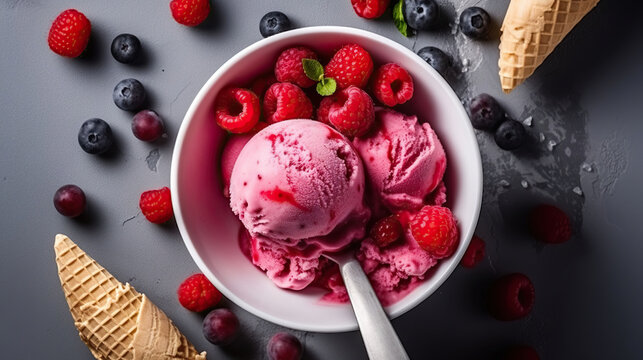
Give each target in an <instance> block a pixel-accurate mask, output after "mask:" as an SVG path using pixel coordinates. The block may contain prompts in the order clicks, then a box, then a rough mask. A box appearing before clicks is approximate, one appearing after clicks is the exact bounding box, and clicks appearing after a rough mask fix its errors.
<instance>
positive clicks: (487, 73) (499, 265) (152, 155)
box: [0, 0, 643, 360]
mask: <svg viewBox="0 0 643 360" xmlns="http://www.w3.org/2000/svg"><path fill="white" fill-rule="evenodd" d="M168 2H169V1H126V0H113V1H97V0H94V1H78V0H76V1H71V0H2V1H0V45H1V46H0V49H2V50H1V51H0V84H1V86H2V90H1V91H2V96H0V109H1V113H0V114H1V115H0V204H1V206H2V211H1V212H0V229H1V230H2V237H1V238H2V239H1V240H0V319H1V320H0V348H1V349H2V352H3V355H2V358H5V359H41V358H44V359H81V358H82V359H87V358H90V353H89V352H88V351H87V349H86V347H85V346H84V345H83V343H82V342H81V341H80V340H79V338H78V336H77V334H76V331H75V328H74V326H73V323H72V320H71V317H70V315H69V312H68V310H67V308H66V304H65V300H64V297H63V295H62V291H61V289H60V284H59V283H58V278H57V275H56V268H55V263H54V255H53V249H52V244H53V237H54V234H56V233H58V232H63V233H66V234H68V235H69V236H70V237H72V239H75V240H76V241H77V242H78V243H79V244H80V245H81V246H82V247H83V248H84V249H85V250H87V251H88V252H89V253H90V254H93V255H94V256H95V257H96V258H97V259H99V261H100V262H101V263H102V264H103V265H104V266H106V267H107V268H108V269H109V270H110V271H112V272H113V273H114V275H116V276H117V277H118V278H120V279H122V280H126V281H129V282H131V283H132V284H133V285H134V286H136V288H137V289H139V290H140V291H142V292H145V293H147V294H148V296H149V297H150V298H151V299H153V300H154V301H155V302H156V303H157V304H158V305H159V306H160V307H161V308H162V309H163V310H164V311H165V312H166V313H167V314H168V315H169V316H170V317H171V318H172V319H174V321H175V323H176V324H177V326H178V327H179V328H180V329H181V330H183V331H184V333H185V334H186V335H187V336H188V338H189V339H190V340H191V341H193V342H194V343H195V344H196V346H197V347H198V348H199V349H204V350H207V351H208V352H209V354H211V358H213V359H264V358H266V356H265V354H264V350H263V349H264V346H265V344H266V342H267V340H268V338H269V337H270V336H271V335H272V334H273V333H274V332H276V331H278V330H280V329H281V328H279V327H278V326H275V325H273V324H270V323H268V322H266V321H263V320H261V319H258V318H256V317H254V316H252V315H250V314H248V313H246V312H244V311H242V310H241V309H239V308H237V307H236V306H234V305H233V304H227V305H229V306H230V307H232V308H233V310H234V311H235V312H236V313H237V314H239V316H240V319H241V323H242V328H243V329H242V334H243V335H242V337H241V338H240V339H239V341H238V342H237V343H236V345H234V346H232V347H229V348H218V347H216V346H214V345H211V344H209V343H207V341H206V340H205V339H204V338H203V336H202V334H201V316H200V315H197V314H191V313H189V312H187V311H186V310H184V309H183V308H181V307H180V306H179V305H178V303H177V301H176V296H175V290H176V287H177V285H178V284H179V282H180V281H181V280H182V279H183V278H185V277H186V276H187V275H189V274H191V273H193V272H195V271H197V268H196V266H195V265H194V263H193V262H192V260H191V259H190V256H189V255H188V253H187V251H186V249H185V248H184V246H183V243H182V242H181V239H180V236H179V233H178V231H177V229H176V226H175V224H170V225H168V226H154V225H152V224H150V223H148V222H147V221H145V219H144V218H143V216H142V215H141V214H140V212H139V210H138V207H137V199H138V196H139V194H140V193H141V192H142V191H143V190H147V189H149V188H156V187H160V186H163V185H168V184H169V173H170V169H169V167H170V162H171V151H172V146H173V142H174V139H175V136H176V132H177V130H178V128H179V126H180V123H181V120H182V118H183V115H184V114H185V111H186V110H187V108H188V106H189V104H190V102H191V101H192V99H193V97H194V96H195V95H196V93H197V91H198V90H199V88H200V87H201V86H202V85H203V83H204V82H205V81H206V79H207V78H208V77H209V76H210V75H211V74H212V73H213V72H214V71H215V70H216V69H217V67H218V66H220V65H221V64H222V63H223V62H224V61H225V60H226V59H228V58H229V57H230V56H232V55H234V54H235V53H236V52H237V51H238V50H240V49H242V48H243V47H245V46H247V45H249V44H251V43H252V42H254V41H256V40H259V39H260V34H259V31H258V22H259V19H260V18H261V16H262V15H263V14H264V13H266V12H268V11H270V10H282V11H284V12H285V13H287V14H288V15H289V16H290V18H291V19H292V21H293V22H294V24H295V26H297V27H303V26H311V25H327V24H331V25H347V26H354V27H358V28H363V29H366V30H370V31H373V32H376V33H379V34H382V35H385V36H387V37H389V38H391V39H394V40H396V41H398V42H400V43H401V44H403V45H405V46H408V47H409V48H413V49H419V48H420V47H423V46H426V45H435V46H438V47H441V48H443V49H445V50H447V51H448V52H450V53H451V54H452V55H453V56H454V57H455V60H456V62H457V63H458V65H459V67H460V68H462V70H466V71H464V72H460V73H458V74H454V75H453V76H451V78H450V79H449V80H450V82H451V84H452V85H453V87H454V89H455V90H456V92H457V93H458V95H459V96H460V97H461V98H463V99H467V98H469V97H471V96H474V95H476V94H477V93H480V92H488V93H490V94H492V95H494V96H497V97H498V99H499V100H500V101H501V102H502V103H503V105H505V107H506V109H507V111H508V113H509V114H510V115H511V116H513V117H515V118H517V119H519V120H523V119H526V118H527V117H530V116H531V117H533V126H532V127H529V128H528V132H529V134H530V135H531V136H532V137H533V139H534V141H533V142H532V143H531V145H529V146H528V147H527V148H526V149H525V150H522V151H519V152H516V153H509V152H504V151H501V150H499V149H498V148H497V147H496V146H495V144H494V143H493V139H491V138H490V137H489V136H488V135H487V134H483V133H481V134H479V136H478V139H479V142H480V145H481V152H482V156H483V160H484V170H485V194H484V204H483V209H482V215H481V218H480V222H479V226H478V230H477V233H478V234H479V235H480V236H481V237H483V238H484V239H485V240H486V241H487V258H486V260H485V261H484V262H483V263H481V264H480V265H479V266H478V267H477V268H475V269H472V270H470V269H464V268H459V269H457V270H456V271H455V273H454V274H453V275H452V276H451V278H450V279H449V281H447V282H446V283H445V284H444V285H443V286H442V287H441V288H440V290H439V291H438V292H437V293H436V294H434V295H433V296H431V297H430V298H429V299H428V300H426V301H425V302H423V303H422V304H421V305H419V306H418V307H417V308H415V309H414V310H412V311H410V312H409V313H407V314H405V315H404V316H402V317H400V318H399V319H397V320H395V321H394V326H395V327H396V329H397V331H398V332H399V334H400V337H401V339H402V341H403V343H404V344H405V345H406V347H407V349H408V352H409V354H410V356H411V357H412V358H413V359H442V358H448V359H467V358H469V359H473V358H475V359H493V358H497V357H498V354H499V353H500V352H501V351H502V350H503V349H504V348H506V347H507V346H509V345H512V344H516V343H526V344H531V345H532V346H534V347H535V348H536V349H538V351H539V353H540V355H541V358H542V359H604V358H615V359H616V358H618V359H635V358H640V357H641V355H640V354H641V353H642V352H643V345H642V342H641V341H640V337H641V333H642V330H643V329H642V325H641V323H642V321H641V320H643V313H642V311H641V306H640V304H641V302H642V301H643V282H642V281H641V280H640V279H639V275H640V274H641V272H642V271H643V265H642V263H641V261H640V258H641V253H642V252H643V243H641V240H642V237H641V231H640V223H639V222H638V221H639V220H640V217H641V215H640V213H641V210H642V208H641V202H642V200H643V196H642V195H641V191H640V188H641V179H642V175H643V166H642V162H641V159H640V157H639V156H640V154H641V153H642V152H643V142H640V141H638V140H637V139H638V137H639V136H641V134H643V118H642V117H641V106H642V104H641V101H642V100H643V92H642V90H641V84H642V83H643V67H641V64H642V63H643V25H642V24H643V22H641V21H640V19H639V16H640V14H641V10H642V8H643V6H641V5H639V4H638V2H637V1H602V2H601V3H600V4H599V5H598V7H597V8H596V9H595V10H594V11H593V12H592V13H591V14H589V15H588V16H587V18H586V19H585V20H584V21H583V22H582V23H581V24H580V25H579V26H578V27H577V28H576V29H575V30H574V31H573V33H572V34H571V35H570V36H569V37H568V38H567V39H566V40H565V41H564V42H563V44H562V45H561V46H560V47H559V48H558V49H557V50H556V52H555V53H554V54H553V55H552V56H551V58H550V59H549V60H547V62H546V63H545V64H544V65H543V66H542V67H541V68H540V69H539V70H538V71H537V72H536V74H535V75H534V76H533V77H532V78H531V79H530V80H529V81H528V82H527V83H526V84H524V85H523V86H521V87H520V88H518V89H517V90H516V91H514V92H513V93H512V94H511V95H503V94H502V93H501V92H500V88H499V83H498V79H497V65H496V63H497V59H498V52H497V43H498V41H497V39H494V40H489V41H486V42H472V41H469V40H467V39H466V38H464V37H463V36H462V35H461V34H456V35H453V34H452V33H451V31H450V29H449V28H448V27H446V28H445V29H444V30H441V31H438V32H434V33H421V34H419V35H418V36H416V37H412V38H409V39H405V38H403V37H402V36H401V35H399V34H398V33H397V32H396V30H395V28H394V26H393V24H392V21H391V18H390V15H387V16H385V17H383V18H382V19H379V20H376V21H367V20H364V19H360V18H358V17H357V16H356V15H355V14H354V13H353V11H352V9H351V7H350V4H349V1H348V0H334V1H322V0H319V1H311V0H288V1H268V0H252V1H250V0H241V1H224V0H214V1H213V13H212V15H211V16H210V19H209V20H208V22H207V23H206V24H205V25H204V26H201V27H199V28H196V29H189V28H186V27H183V26H180V25H178V24H176V23H175V22H174V21H173V20H172V19H171V17H170V14H169V10H168V6H167V3H168ZM439 2H440V4H441V5H442V9H443V10H444V11H445V13H446V14H447V15H449V17H451V18H453V15H454V14H455V13H459V12H460V11H461V10H462V9H463V8H465V7H467V6H471V5H473V4H477V5H478V6H482V7H484V8H486V9H487V10H488V11H489V12H490V13H491V15H492V17H493V19H494V21H495V22H496V25H497V24H499V23H500V22H501V21H502V18H503V16H504V12H505V10H506V6H507V4H508V0H493V1H492V0H481V1H472V0H463V1H456V0H450V1H447V0H442V1H439ZM70 7H75V8H78V9H79V10H81V11H82V12H84V13H85V14H86V15H87V16H88V17H89V18H90V19H91V21H92V25H93V30H92V39H91V42H90V49H89V52H88V54H87V55H88V56H85V58H83V59H77V60H69V59H64V58H61V57H59V56H57V55H55V54H53V53H52V52H51V51H49V49H48V47H47V42H46V37H47V32H48V29H49V25H50V23H51V21H52V20H53V18H54V17H55V16H56V15H57V14H58V13H59V12H60V11H62V10H63V9H66V8H70ZM123 32H130V33H133V34H136V35H137V36H138V37H139V38H140V39H141V41H142V43H143V45H144V48H145V52H146V61H145V62H144V64H141V65H138V66H127V65H123V64H119V63H117V62H116V61H114V60H113V59H112V57H111V55H110V53H109V44H110V43H111V40H112V39H113V37H114V36H116V35H117V34H120V33H123ZM126 77H135V78H138V79H139V80H141V81H142V82H143V83H144V84H145V86H146V88H147V89H149V94H150V95H151V96H150V97H151V99H152V108H154V109H156V110H157V111H158V112H159V113H160V114H161V115H162V116H163V118H164V119H165V121H166V124H167V125H168V134H169V137H168V139H167V140H166V141H165V142H163V143H161V144H154V145H149V144H145V143H142V142H140V141H137V140H136V139H134V137H133V136H132V135H131V132H130V115H129V114H128V113H126V112H123V111H121V110H119V109H118V108H116V107H115V106H114V105H113V103H112V100H111V92H112V89H113V87H114V85H115V84H116V83H117V82H118V81H120V80H121V79H123V78H126ZM91 117H101V118H103V119H105V120H107V121H108V122H109V123H110V124H111V126H112V129H113V131H114V133H115V135H116V137H117V139H118V151H117V153H116V154H115V155H113V156H110V157H107V158H97V157H94V156H90V155H88V154H86V153H84V152H82V151H81V149H80V148H79V147H78V144H77V141H76V134H77V131H78V128H79V126H80V124H81V123H82V122H83V121H84V120H86V119H88V118H91ZM541 133H542V134H543V137H544V138H545V140H544V141H543V142H540V141H539V138H540V134H541ZM550 140H552V141H554V142H555V143H556V146H554V147H553V149H552V151H549V150H548V149H547V143H548V142H549V141H550ZM584 164H587V165H589V166H591V171H584V170H582V169H583V167H585V168H588V167H587V166H584ZM523 180H524V181H526V182H527V184H528V186H527V188H526V189H525V188H523V186H522V185H521V182H522V181H523ZM505 181H506V183H505ZM66 183H75V184H77V185H79V186H81V187H82V188H83V189H84V190H85V192H86V194H87V196H88V199H89V204H90V209H89V213H88V214H87V216H84V217H83V218H82V219H77V220H70V219H66V218H64V217H62V216H60V215H58V214H57V213H56V211H55V210H54V208H53V206H52V196H53V193H54V191H55V190H56V189H57V188H58V187H59V186H61V185H63V184H66ZM503 184H505V185H506V184H508V186H503ZM577 186H578V187H579V188H580V189H582V192H583V195H577V194H576V193H574V192H573V188H575V187H577ZM540 201H548V202H552V203H556V204H558V205H559V206H561V207H562V208H564V209H565V210H567V211H568V212H569V213H570V214H572V215H573V219H574V226H575V230H576V231H575V233H576V234H575V236H574V238H573V239H572V240H571V241H569V242H568V243H566V244H562V245H557V246H543V245H540V244H537V243H535V241H533V240H532V239H531V238H530V237H529V236H528V235H527V234H526V233H525V227H524V226H523V222H524V213H525V211H526V209H528V208H529V206H531V205H532V204H534V203H536V202H540ZM515 271H519V272H524V273H526V274H527V275H529V276H530V277H531V279H532V280H533V282H534V284H535V287H536V305H535V308H534V311H533V312H532V314H531V315H530V316H529V317H527V318H525V319H523V320H519V321H515V322H510V323H503V322H498V321H496V320H494V319H492V318H491V317H490V316H489V315H487V313H486V311H485V309H484V306H483V304H484V301H483V298H484V296H483V295H484V290H485V289H486V288H487V286H488V285H489V283H490V282H491V281H493V279H495V278H496V277H498V276H500V275H502V274H505V273H509V272H515ZM295 334H296V335H297V336H298V337H299V338H300V339H301V340H302V341H303V342H304V343H305V347H306V354H305V357H304V358H305V359H338V360H339V359H363V358H366V353H365V351H364V349H363V345H362V343H361V339H360V337H359V334H358V333H356V332H352V333H341V334H317V333H303V332H295Z"/></svg>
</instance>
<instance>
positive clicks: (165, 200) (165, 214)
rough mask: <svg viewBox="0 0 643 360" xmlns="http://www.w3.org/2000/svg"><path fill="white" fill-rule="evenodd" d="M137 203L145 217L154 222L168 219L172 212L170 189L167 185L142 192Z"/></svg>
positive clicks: (159, 222)
mask: <svg viewBox="0 0 643 360" xmlns="http://www.w3.org/2000/svg"><path fill="white" fill-rule="evenodd" d="M138 205H139V207H140V208H141V211H142V212H143V215H145V218H146V219H147V220H149V221H150V222H153V223H155V224H162V223H164V222H166V221H168V220H170V219H171V218H172V215H173V214H174V213H173V211H172V197H171V196H170V189H168V188H167V187H163V188H161V189H158V190H150V191H146V192H144V193H142V194H141V199H140V200H139V203H138Z"/></svg>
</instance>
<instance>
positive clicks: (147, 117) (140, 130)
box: [132, 110, 165, 141]
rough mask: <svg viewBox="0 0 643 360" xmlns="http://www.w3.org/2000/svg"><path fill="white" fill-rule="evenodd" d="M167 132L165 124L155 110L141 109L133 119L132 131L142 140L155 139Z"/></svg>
mask: <svg viewBox="0 0 643 360" xmlns="http://www.w3.org/2000/svg"><path fill="white" fill-rule="evenodd" d="M164 132H165V125H163V120H161V118H160V117H159V115H158V114H157V113H156V112H155V111H153V110H141V111H139V112H138V113H136V115H134V118H133V119H132V133H134V136H136V138H137V139H139V140H142V141H155V140H157V139H158V138H160V137H161V135H163V133H164Z"/></svg>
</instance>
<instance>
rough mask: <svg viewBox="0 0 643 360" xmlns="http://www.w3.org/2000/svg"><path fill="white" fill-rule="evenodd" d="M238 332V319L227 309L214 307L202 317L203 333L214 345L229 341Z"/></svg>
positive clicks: (225, 343)
mask: <svg viewBox="0 0 643 360" xmlns="http://www.w3.org/2000/svg"><path fill="white" fill-rule="evenodd" d="M238 332H239V319H237V316H236V315H235V314H234V313H233V312H232V311H230V310H228V309H223V308H221V309H214V310H212V311H211V312H210V313H209V314H208V315H206V317H205V319H203V335H204V336H205V338H206V339H207V340H208V341H209V342H211V343H213V344H215V345H227V344H229V343H231V342H232V341H233V340H234V339H235V338H236V337H237V333H238Z"/></svg>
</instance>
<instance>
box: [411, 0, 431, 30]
mask: <svg viewBox="0 0 643 360" xmlns="http://www.w3.org/2000/svg"><path fill="white" fill-rule="evenodd" d="M439 15H440V10H439V8H438V4H437V3H436V2H435V0H404V19H405V20H406V24H407V25H408V26H410V27H411V28H413V29H415V30H429V29H431V28H434V27H435V26H436V25H437V22H438V17H439Z"/></svg>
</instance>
